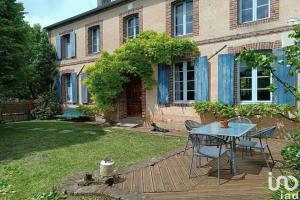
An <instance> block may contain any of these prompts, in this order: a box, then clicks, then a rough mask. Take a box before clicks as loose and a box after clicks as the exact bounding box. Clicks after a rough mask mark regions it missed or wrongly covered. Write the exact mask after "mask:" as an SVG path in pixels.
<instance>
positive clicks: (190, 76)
mask: <svg viewBox="0 0 300 200" xmlns="http://www.w3.org/2000/svg"><path fill="white" fill-rule="evenodd" d="M187 80H188V81H193V80H195V72H194V71H189V72H187Z"/></svg>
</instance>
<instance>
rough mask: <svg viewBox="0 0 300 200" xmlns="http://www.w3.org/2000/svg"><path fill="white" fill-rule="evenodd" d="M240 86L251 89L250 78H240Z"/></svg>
mask: <svg viewBox="0 0 300 200" xmlns="http://www.w3.org/2000/svg"><path fill="white" fill-rule="evenodd" d="M240 88H241V89H251V88H252V78H241V80H240Z"/></svg>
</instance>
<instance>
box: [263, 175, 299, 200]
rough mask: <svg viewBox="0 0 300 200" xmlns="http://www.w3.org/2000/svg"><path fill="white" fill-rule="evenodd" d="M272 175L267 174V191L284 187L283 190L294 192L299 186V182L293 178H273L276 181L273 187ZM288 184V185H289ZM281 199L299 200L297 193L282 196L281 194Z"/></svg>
mask: <svg viewBox="0 0 300 200" xmlns="http://www.w3.org/2000/svg"><path fill="white" fill-rule="evenodd" d="M273 178H274V177H273V175H272V172H269V189H270V190H272V191H277V190H279V188H280V186H284V188H285V189H286V190H288V191H290V192H293V191H295V190H296V189H297V188H298V186H299V181H298V180H297V178H295V177H294V176H279V177H277V178H274V179H275V180H276V183H275V186H273ZM289 183H290V184H289ZM281 199H295V200H298V199H299V193H298V192H295V193H291V194H286V195H284V194H283V193H281Z"/></svg>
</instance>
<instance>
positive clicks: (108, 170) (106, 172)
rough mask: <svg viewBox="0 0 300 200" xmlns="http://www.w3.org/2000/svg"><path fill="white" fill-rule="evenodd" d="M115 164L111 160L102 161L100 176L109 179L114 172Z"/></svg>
mask: <svg viewBox="0 0 300 200" xmlns="http://www.w3.org/2000/svg"><path fill="white" fill-rule="evenodd" d="M114 165H115V162H114V161H113V160H102V161H101V162H100V176H101V177H111V176H112V175H113V172H114Z"/></svg>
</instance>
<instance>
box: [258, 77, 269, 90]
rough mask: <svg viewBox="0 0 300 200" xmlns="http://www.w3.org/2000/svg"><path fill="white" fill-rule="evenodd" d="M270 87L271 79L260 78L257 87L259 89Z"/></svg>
mask: <svg viewBox="0 0 300 200" xmlns="http://www.w3.org/2000/svg"><path fill="white" fill-rule="evenodd" d="M269 86H270V78H258V79H257V87H258V88H268V87H269Z"/></svg>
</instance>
